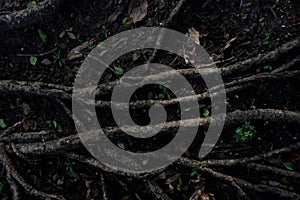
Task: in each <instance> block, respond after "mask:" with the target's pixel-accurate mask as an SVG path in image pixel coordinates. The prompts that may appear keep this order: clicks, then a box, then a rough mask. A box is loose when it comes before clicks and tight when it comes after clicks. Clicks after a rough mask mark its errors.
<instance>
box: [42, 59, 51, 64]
mask: <svg viewBox="0 0 300 200" xmlns="http://www.w3.org/2000/svg"><path fill="white" fill-rule="evenodd" d="M41 64H43V65H47V66H48V65H51V64H52V62H51V61H50V60H48V59H47V58H45V59H44V60H42V62H41Z"/></svg>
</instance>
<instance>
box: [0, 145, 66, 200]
mask: <svg viewBox="0 0 300 200" xmlns="http://www.w3.org/2000/svg"><path fill="white" fill-rule="evenodd" d="M0 160H1V162H2V164H3V166H4V168H5V170H6V172H7V173H8V178H9V179H8V181H9V182H10V183H11V184H12V185H11V188H12V190H13V192H16V194H15V195H14V199H18V198H19V197H18V192H17V186H16V185H15V184H13V182H12V181H13V180H12V179H11V177H12V178H13V179H14V180H15V181H16V182H18V184H19V185H20V186H22V187H23V189H24V190H25V192H26V193H28V194H29V195H32V196H35V197H40V198H43V199H58V200H62V199H64V198H63V196H60V195H53V194H47V193H45V192H42V191H38V190H36V189H35V188H33V187H32V186H31V185H29V184H28V183H27V182H26V181H25V179H24V178H23V177H22V176H21V175H20V174H19V173H18V172H17V170H16V169H15V168H14V166H13V164H12V161H11V159H10V158H9V156H8V154H7V153H6V150H5V145H4V144H3V143H0Z"/></svg>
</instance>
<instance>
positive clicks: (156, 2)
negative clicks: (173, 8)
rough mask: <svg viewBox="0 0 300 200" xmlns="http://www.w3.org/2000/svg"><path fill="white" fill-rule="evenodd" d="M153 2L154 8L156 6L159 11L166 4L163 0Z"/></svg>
mask: <svg viewBox="0 0 300 200" xmlns="http://www.w3.org/2000/svg"><path fill="white" fill-rule="evenodd" d="M154 2H155V4H154V5H156V6H157V5H158V8H159V9H162V8H164V7H165V5H166V2H165V1H164V0H155V1H154Z"/></svg>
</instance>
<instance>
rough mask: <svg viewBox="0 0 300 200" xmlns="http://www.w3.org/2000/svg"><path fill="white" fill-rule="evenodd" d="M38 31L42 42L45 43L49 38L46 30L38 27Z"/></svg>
mask: <svg viewBox="0 0 300 200" xmlns="http://www.w3.org/2000/svg"><path fill="white" fill-rule="evenodd" d="M37 31H38V33H39V36H40V38H41V40H42V42H43V43H46V42H47V40H48V37H47V35H46V33H45V31H43V30H42V29H38V30H37Z"/></svg>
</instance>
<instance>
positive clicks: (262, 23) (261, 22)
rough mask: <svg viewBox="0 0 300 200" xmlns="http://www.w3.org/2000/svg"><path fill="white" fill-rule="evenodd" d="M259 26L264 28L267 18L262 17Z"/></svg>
mask: <svg viewBox="0 0 300 200" xmlns="http://www.w3.org/2000/svg"><path fill="white" fill-rule="evenodd" d="M259 24H260V26H261V27H262V28H263V27H264V26H265V18H264V17H261V18H260V19H259Z"/></svg>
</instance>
